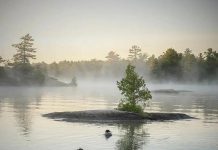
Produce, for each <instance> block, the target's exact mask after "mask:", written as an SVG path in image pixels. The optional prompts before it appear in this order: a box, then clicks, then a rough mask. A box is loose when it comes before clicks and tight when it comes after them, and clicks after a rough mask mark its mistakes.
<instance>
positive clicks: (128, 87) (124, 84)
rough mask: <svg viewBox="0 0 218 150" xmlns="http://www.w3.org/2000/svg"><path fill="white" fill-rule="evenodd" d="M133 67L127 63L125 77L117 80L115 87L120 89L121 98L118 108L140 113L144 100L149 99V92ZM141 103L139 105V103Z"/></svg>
mask: <svg viewBox="0 0 218 150" xmlns="http://www.w3.org/2000/svg"><path fill="white" fill-rule="evenodd" d="M134 69H135V67H134V66H132V65H130V64H129V65H128V66H127V68H126V74H125V77H124V78H123V79H122V80H121V81H118V82H117V87H118V88H119V90H120V91H121V94H122V95H123V98H122V99H121V101H120V103H119V105H118V109H119V110H124V111H131V112H136V113H142V112H143V108H144V107H145V104H146V101H147V100H149V99H151V98H152V97H151V93H150V91H149V90H148V89H147V87H146V84H145V81H144V79H143V78H142V77H139V75H138V74H137V73H136V72H135V70H134ZM140 104H141V105H140Z"/></svg>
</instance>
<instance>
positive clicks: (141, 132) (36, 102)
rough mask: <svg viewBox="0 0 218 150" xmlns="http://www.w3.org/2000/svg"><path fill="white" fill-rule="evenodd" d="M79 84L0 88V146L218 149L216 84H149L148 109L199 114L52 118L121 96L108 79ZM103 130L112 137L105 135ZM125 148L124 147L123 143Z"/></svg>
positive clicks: (21, 149)
mask: <svg viewBox="0 0 218 150" xmlns="http://www.w3.org/2000/svg"><path fill="white" fill-rule="evenodd" d="M78 83H79V84H78V87H19V88H18V87H0V122H1V124H0V133H1V134H0V139H1V141H0V147H1V149H4V150H15V149H16V150H37V149H41V150H47V149H64V150H70V149H77V148H79V147H82V148H84V149H99V150H100V149H108V150H110V149H120V150H121V149H181V150H182V149H191V150H197V149H208V150H209V149H217V148H218V145H217V140H218V136H217V135H218V133H217V131H218V93H217V89H218V88H217V86H215V85H214V86H210V85H187V84H186V85H185V84H184V85H181V84H180V85H177V84H173V83H168V84H150V83H148V84H147V87H148V88H149V89H150V90H151V91H154V90H158V89H174V90H186V91H184V92H179V93H158V92H157V93H155V92H152V96H153V99H152V100H151V101H150V102H149V106H147V108H146V109H145V111H148V112H153V111H154V112H174V113H175V112H182V113H186V114H188V115H190V116H193V117H197V118H198V119H191V120H181V121H166V122H147V123H145V124H134V123H133V124H132V123H130V124H128V123H127V124H113V123H111V124H85V123H67V122H61V121H54V120H50V119H47V118H44V117H42V116H41V115H42V114H45V113H50V112H57V111H76V110H90V109H114V108H115V107H116V106H117V103H118V102H119V99H120V98H121V96H120V93H119V91H118V89H117V88H116V83H115V80H114V81H113V82H112V81H105V82H102V81H94V82H93V81H89V82H87V81H79V80H78ZM105 129H110V130H111V131H112V133H113V136H112V137H111V138H109V139H106V138H105V137H104V135H103V134H104V131H105ZM127 147H128V148H127Z"/></svg>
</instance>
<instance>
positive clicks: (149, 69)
mask: <svg viewBox="0 0 218 150" xmlns="http://www.w3.org/2000/svg"><path fill="white" fill-rule="evenodd" d="M129 54H130V55H129V57H128V58H127V59H121V58H120V56H119V55H118V54H116V52H114V51H110V52H109V53H108V55H107V56H106V58H107V60H106V61H102V60H96V59H92V60H90V61H66V60H65V61H60V62H59V63H56V62H54V63H51V64H46V63H37V64H34V65H36V66H38V67H39V68H41V70H43V71H45V72H47V73H48V74H50V75H52V76H54V77H64V78H71V77H72V76H76V77H78V78H114V77H115V78H120V77H123V74H124V71H125V68H126V66H127V65H128V64H129V63H132V64H133V65H135V66H136V69H137V71H138V72H139V73H140V74H141V75H143V76H144V77H145V79H146V80H150V81H178V82H214V81H218V80H217V79H218V53H217V52H216V51H214V50H212V48H209V49H207V50H206V51H205V52H204V53H200V54H199V55H198V56H195V55H194V54H193V53H192V51H191V50H190V49H188V48H187V49H186V50H185V51H184V52H183V53H178V52H177V51H176V50H175V49H172V48H169V49H167V50H166V51H165V52H164V53H163V54H162V55H160V56H159V57H155V55H152V56H150V57H148V56H147V55H146V54H145V53H142V52H141V49H140V48H139V47H138V46H133V47H132V48H131V49H130V50H129Z"/></svg>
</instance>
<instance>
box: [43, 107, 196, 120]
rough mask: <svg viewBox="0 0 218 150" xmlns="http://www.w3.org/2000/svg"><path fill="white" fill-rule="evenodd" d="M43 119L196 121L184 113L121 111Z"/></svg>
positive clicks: (55, 114)
mask: <svg viewBox="0 0 218 150" xmlns="http://www.w3.org/2000/svg"><path fill="white" fill-rule="evenodd" d="M42 116H43V117H46V118H49V119H54V120H58V121H67V122H102V123H103V122H106V123H110V122H111V123H116V122H117V123H122V122H128V121H136V122H146V121H168V120H169V121H170V120H181V119H195V118H194V117H191V116H189V115H186V114H182V113H156V112H151V113H147V112H145V113H144V114H137V113H133V112H126V111H119V110H85V111H74V112H53V113H48V114H43V115H42Z"/></svg>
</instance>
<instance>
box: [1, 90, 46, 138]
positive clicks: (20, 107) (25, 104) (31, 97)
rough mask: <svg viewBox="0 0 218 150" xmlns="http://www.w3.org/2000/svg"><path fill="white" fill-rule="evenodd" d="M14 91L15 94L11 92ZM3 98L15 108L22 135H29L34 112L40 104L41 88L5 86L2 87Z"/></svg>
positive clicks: (10, 106)
mask: <svg viewBox="0 0 218 150" xmlns="http://www.w3.org/2000/svg"><path fill="white" fill-rule="evenodd" d="M11 91H13V94H11ZM0 94H1V98H2V99H3V101H4V100H5V103H6V104H8V105H9V108H13V110H12V111H13V112H14V116H15V120H16V122H17V126H18V127H19V130H20V133H21V134H22V135H25V136H27V135H29V134H30V132H31V124H32V120H33V115H32V112H33V111H34V110H35V108H37V107H38V106H39V104H40V100H41V95H42V93H41V90H40V89H39V88H16V87H14V88H12V87H10V88H4V89H1V92H0Z"/></svg>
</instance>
